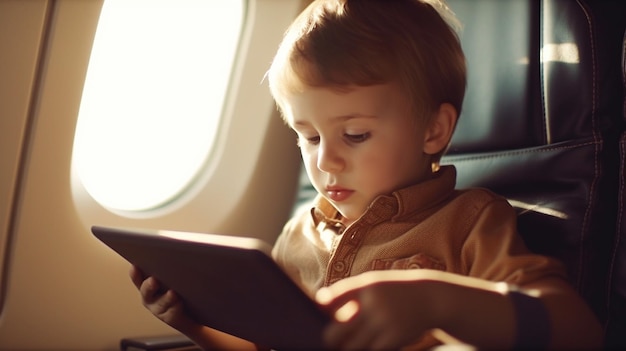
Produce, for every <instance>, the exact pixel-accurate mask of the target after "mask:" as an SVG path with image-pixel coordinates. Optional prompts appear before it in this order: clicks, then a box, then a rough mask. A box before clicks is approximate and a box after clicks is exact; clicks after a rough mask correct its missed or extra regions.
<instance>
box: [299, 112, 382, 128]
mask: <svg viewBox="0 0 626 351" xmlns="http://www.w3.org/2000/svg"><path fill="white" fill-rule="evenodd" d="M331 118H332V119H333V120H334V121H339V122H345V121H349V120H351V119H356V118H367V119H374V118H378V116H375V115H363V114H358V113H355V114H350V115H342V116H336V117H331ZM309 124H310V123H309V122H307V121H301V120H299V121H294V126H308V125H309Z"/></svg>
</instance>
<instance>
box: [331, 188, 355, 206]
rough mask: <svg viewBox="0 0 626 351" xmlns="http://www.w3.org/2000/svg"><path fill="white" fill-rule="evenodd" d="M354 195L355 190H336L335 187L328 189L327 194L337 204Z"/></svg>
mask: <svg viewBox="0 0 626 351" xmlns="http://www.w3.org/2000/svg"><path fill="white" fill-rule="evenodd" d="M353 193H354V190H349V189H342V188H335V187H329V188H326V194H328V198H330V199H331V200H333V201H335V202H340V201H344V200H346V199H347V198H348V197H350V195H352V194H353Z"/></svg>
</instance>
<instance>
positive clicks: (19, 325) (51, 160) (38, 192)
mask: <svg viewBox="0 0 626 351" xmlns="http://www.w3.org/2000/svg"><path fill="white" fill-rule="evenodd" d="M101 7H102V1H83V0H56V1H55V0H29V1H0V77H2V79H0V114H1V116H0V133H1V135H0V146H1V148H2V153H0V250H1V251H0V259H3V260H2V261H0V262H1V263H2V270H0V272H1V275H0V294H1V295H0V350H117V349H118V347H119V346H118V343H119V340H120V339H121V338H122V337H127V336H140V335H159V334H170V333H173V330H172V329H170V328H169V327H167V326H166V325H164V324H163V323H161V322H160V321H158V320H157V319H156V318H154V317H153V316H152V315H151V314H150V313H149V312H148V311H147V310H145V309H144V307H143V306H141V303H140V299H139V295H138V293H137V291H136V289H135V288H134V287H133V286H132V284H131V282H130V279H129V278H128V273H127V272H128V268H129V266H128V264H127V263H126V262H125V261H123V260H122V259H121V258H120V257H118V256H117V255H116V254H115V253H113V252H112V251H110V250H109V249H108V248H106V247H105V246H104V245H103V244H101V243H99V242H98V241H97V240H95V239H94V238H93V237H92V236H91V235H90V232H89V226H90V225H93V224H100V225H117V226H134V227H152V228H168V229H180V230H193V231H202V232H219V233H225V234H233V235H249V236H257V237H260V238H262V239H265V240H267V241H270V242H271V241H272V240H274V238H275V236H276V235H277V234H278V232H279V231H280V228H281V227H282V224H283V223H284V221H285V220H286V219H287V217H288V215H289V212H290V210H291V207H292V206H293V199H294V196H295V190H296V184H297V179H298V174H299V167H300V159H299V154H298V150H297V147H296V146H295V138H294V136H293V134H292V132H291V131H289V130H288V128H286V127H285V126H284V125H283V123H282V121H281V120H280V118H279V117H278V114H277V112H276V108H275V106H274V104H273V101H272V100H271V97H270V95H269V92H268V91H267V84H266V83H261V80H262V78H263V74H264V72H265V70H267V68H268V65H269V63H270V61H271V59H272V57H273V54H274V52H275V50H276V48H277V45H278V42H279V40H280V38H281V36H282V33H283V32H284V30H285V28H286V26H287V25H288V23H289V22H290V21H291V20H292V19H293V18H294V17H295V16H296V14H297V13H298V12H299V10H300V9H301V8H302V2H300V1H292V0H256V1H255V0H251V1H250V2H249V4H248V13H247V15H246V23H247V24H246V28H245V30H244V33H243V34H242V44H241V47H240V48H239V54H238V57H239V59H238V61H237V63H236V64H235V68H234V74H233V82H234V84H233V86H232V87H231V90H230V91H229V95H228V96H229V97H228V98H229V99H230V100H229V101H230V102H229V103H228V104H227V105H226V108H225V114H226V115H227V116H232V118H231V119H230V120H229V123H227V124H226V126H225V128H224V129H223V130H222V131H221V134H222V137H221V139H220V140H221V141H220V142H219V145H218V151H217V154H216V155H215V157H214V158H213V164H212V166H211V167H208V168H207V170H206V171H205V173H203V175H202V176H201V177H200V178H199V180H198V182H197V184H196V185H195V186H194V187H192V188H191V189H190V191H189V192H188V193H187V194H186V195H184V196H182V197H181V198H180V199H177V201H174V203H173V204H171V205H169V207H167V208H164V209H160V210H157V211H154V212H150V213H147V214H145V215H142V216H131V215H125V214H120V213H115V212H112V211H108V210H106V209H105V208H103V207H102V206H100V205H98V204H97V203H96V202H95V201H94V200H93V199H91V198H90V197H89V196H88V194H87V193H86V192H85V191H84V188H82V186H81V184H80V182H79V181H78V180H77V179H76V178H75V177H73V174H72V170H71V161H72V147H73V139H74V131H75V127H76V118H77V116H78V110H79V106H80V98H81V93H82V88H83V82H84V78H85V74H86V70H87V65H88V61H89V55H90V51H91V45H92V43H93V38H94V34H95V30H96V26H97V21H98V16H99V13H100V9H101Z"/></svg>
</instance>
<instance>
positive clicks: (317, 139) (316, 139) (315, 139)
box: [298, 135, 320, 146]
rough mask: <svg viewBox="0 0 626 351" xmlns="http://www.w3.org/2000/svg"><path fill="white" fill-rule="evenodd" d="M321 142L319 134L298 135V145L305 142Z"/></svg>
mask: <svg viewBox="0 0 626 351" xmlns="http://www.w3.org/2000/svg"><path fill="white" fill-rule="evenodd" d="M319 142H320V137H319V136H314V137H305V136H302V135H301V136H299V137H298V146H302V145H303V143H304V144H313V145H316V144H319Z"/></svg>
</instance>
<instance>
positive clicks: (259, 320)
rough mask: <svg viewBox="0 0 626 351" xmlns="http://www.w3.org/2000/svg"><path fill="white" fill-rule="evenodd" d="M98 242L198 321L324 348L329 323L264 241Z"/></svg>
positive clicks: (250, 336)
mask: <svg viewBox="0 0 626 351" xmlns="http://www.w3.org/2000/svg"><path fill="white" fill-rule="evenodd" d="M91 231H92V233H93V234H94V235H95V236H96V237H97V238H98V239H99V240H100V241H102V242H103V243H105V244H106V245H107V246H109V247H110V248H111V249H113V250H114V251H116V252H117V253H118V254H119V255H121V256H122V257H124V258H125V259H126V260H127V261H129V262H131V263H132V264H134V265H136V266H137V267H139V268H140V269H141V270H142V271H143V272H144V273H146V274H147V275H151V276H154V277H155V278H157V279H158V280H159V281H160V282H161V283H162V284H163V285H165V286H166V287H169V288H170V289H172V290H174V291H176V292H177V293H178V295H179V296H180V297H181V299H182V301H183V303H184V304H185V308H186V310H187V312H188V314H189V315H190V316H191V317H192V318H193V319H195V320H196V321H197V322H199V323H201V324H203V325H206V326H209V327H212V328H215V329H218V330H221V331H223V332H226V333H229V334H232V335H236V336H238V337H241V338H243V339H247V340H249V341H252V342H254V343H256V344H258V345H262V346H266V347H270V348H273V349H276V350H281V349H321V348H322V338H321V335H322V330H323V328H324V326H325V325H326V324H327V323H328V321H329V320H330V318H329V316H328V315H327V314H326V313H325V312H324V311H322V309H321V308H320V306H319V305H318V304H317V303H316V302H314V301H313V300H312V299H311V298H310V297H309V296H308V295H307V294H306V293H305V292H304V291H303V290H302V289H301V288H300V287H299V286H298V285H297V284H296V283H295V282H293V281H292V280H291V279H290V278H289V276H288V275H287V274H286V273H285V272H284V271H283V270H282V269H281V268H280V266H278V265H277V264H276V263H275V262H274V260H273V259H272V257H271V246H270V245H269V244H267V243H266V242H264V241H262V240H259V239H254V238H243V237H232V236H225V235H216V234H203V233H190V232H177V231H164V230H142V229H125V228H111V227H102V226H94V227H92V228H91Z"/></svg>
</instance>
